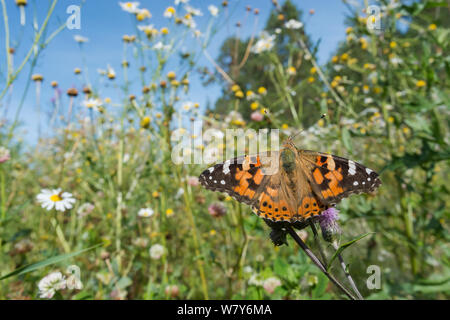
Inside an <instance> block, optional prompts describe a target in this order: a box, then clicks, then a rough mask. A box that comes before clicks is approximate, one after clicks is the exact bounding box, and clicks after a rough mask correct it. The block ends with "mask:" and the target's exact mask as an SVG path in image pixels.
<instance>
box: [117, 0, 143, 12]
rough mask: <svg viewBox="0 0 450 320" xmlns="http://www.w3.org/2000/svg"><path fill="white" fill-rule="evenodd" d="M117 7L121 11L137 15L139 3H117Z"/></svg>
mask: <svg viewBox="0 0 450 320" xmlns="http://www.w3.org/2000/svg"><path fill="white" fill-rule="evenodd" d="M119 5H120V7H121V8H122V10H123V11H126V12H129V13H137V12H138V10H139V2H137V1H128V2H119Z"/></svg>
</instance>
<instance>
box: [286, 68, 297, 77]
mask: <svg viewBox="0 0 450 320" xmlns="http://www.w3.org/2000/svg"><path fill="white" fill-rule="evenodd" d="M286 72H287V74H289V75H294V74H296V73H297V70H296V69H295V68H294V67H292V66H291V67H289V68H287V71H286Z"/></svg>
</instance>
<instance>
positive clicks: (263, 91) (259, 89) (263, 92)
mask: <svg viewBox="0 0 450 320" xmlns="http://www.w3.org/2000/svg"><path fill="white" fill-rule="evenodd" d="M258 93H259V94H262V95H264V94H266V93H267V89H266V88H264V87H259V88H258Z"/></svg>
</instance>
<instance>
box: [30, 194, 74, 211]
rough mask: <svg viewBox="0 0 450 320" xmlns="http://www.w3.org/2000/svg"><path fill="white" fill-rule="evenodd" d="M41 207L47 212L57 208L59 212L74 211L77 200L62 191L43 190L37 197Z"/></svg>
mask: <svg viewBox="0 0 450 320" xmlns="http://www.w3.org/2000/svg"><path fill="white" fill-rule="evenodd" d="M36 199H37V201H38V202H39V203H40V204H41V207H42V208H44V209H46V210H52V209H53V208H55V210H57V211H62V212H64V211H66V210H67V209H72V207H73V204H74V203H75V198H74V197H73V196H72V194H71V193H69V192H62V191H61V189H52V190H49V189H42V190H41V193H40V194H38V195H37V197H36Z"/></svg>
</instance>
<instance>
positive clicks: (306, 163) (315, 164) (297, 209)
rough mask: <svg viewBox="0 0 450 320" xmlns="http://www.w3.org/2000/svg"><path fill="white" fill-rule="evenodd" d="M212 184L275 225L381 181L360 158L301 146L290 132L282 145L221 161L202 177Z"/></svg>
mask: <svg viewBox="0 0 450 320" xmlns="http://www.w3.org/2000/svg"><path fill="white" fill-rule="evenodd" d="M199 180H200V183H201V184H202V185H203V186H204V187H206V188H207V189H210V190H213V191H220V192H226V193H228V194H229V195H230V196H232V197H233V198H235V199H236V200H237V201H239V202H242V203H245V204H248V205H250V206H251V208H252V210H253V212H254V213H256V214H257V215H258V216H260V217H262V218H263V219H264V220H265V221H266V222H267V223H268V224H269V225H274V222H275V223H279V222H285V223H286V222H288V223H292V224H294V226H296V225H297V226H300V225H302V224H304V223H306V221H307V220H308V219H309V218H312V217H315V216H319V215H320V214H321V212H323V211H324V210H325V209H327V208H329V207H330V206H333V205H335V204H337V203H338V202H339V201H340V200H342V199H343V198H345V197H348V196H349V195H351V194H354V193H369V192H373V191H375V189H376V188H377V187H379V186H380V185H381V180H380V179H379V178H378V174H377V173H376V172H375V171H373V170H371V169H369V168H366V167H365V166H363V165H361V164H359V163H356V162H355V161H352V160H348V159H345V158H341V157H337V156H333V155H330V154H326V153H322V152H316V151H309V150H301V149H298V148H297V147H296V146H295V145H294V143H293V142H292V139H291V138H289V139H287V140H286V142H285V143H284V144H283V147H282V148H281V150H280V151H276V152H274V151H272V152H266V153H260V154H257V155H254V156H248V155H246V156H243V157H238V158H234V159H232V160H227V161H225V162H224V163H221V164H216V165H214V166H212V167H210V168H208V169H207V170H205V171H204V172H203V173H202V174H201V175H200V177H199Z"/></svg>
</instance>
